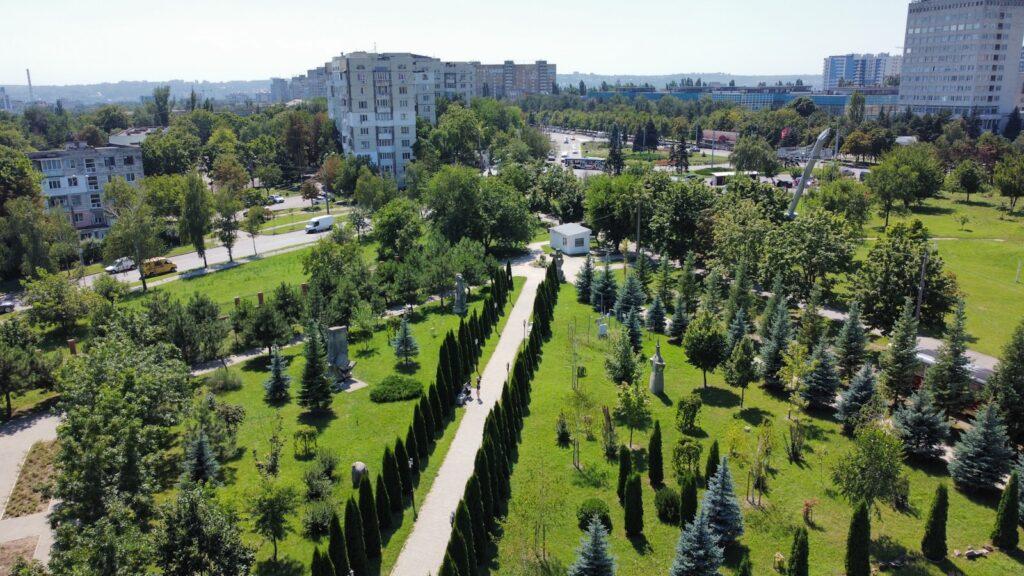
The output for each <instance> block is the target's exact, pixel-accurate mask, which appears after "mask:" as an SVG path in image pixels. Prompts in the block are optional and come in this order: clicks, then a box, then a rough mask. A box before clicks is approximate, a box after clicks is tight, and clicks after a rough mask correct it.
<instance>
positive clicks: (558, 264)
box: [555, 250, 565, 282]
mask: <svg viewBox="0 0 1024 576" xmlns="http://www.w3.org/2000/svg"><path fill="white" fill-rule="evenodd" d="M564 262H565V256H562V251H561V250H555V270H556V271H557V272H558V281H559V282H565V272H564V271H563V270H562V264H563V263H564Z"/></svg>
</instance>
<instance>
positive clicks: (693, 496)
mask: <svg viewBox="0 0 1024 576" xmlns="http://www.w3.org/2000/svg"><path fill="white" fill-rule="evenodd" d="M696 517H697V477H696V476H695V475H693V474H686V475H684V476H682V477H681V478H679V525H680V526H683V527H685V526H686V525H687V524H689V523H690V522H692V521H693V520H694V519H695V518H696Z"/></svg>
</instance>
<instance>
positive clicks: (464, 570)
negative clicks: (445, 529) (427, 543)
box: [448, 527, 475, 576]
mask: <svg viewBox="0 0 1024 576" xmlns="http://www.w3.org/2000/svg"><path fill="white" fill-rule="evenodd" d="M448 553H449V554H451V556H452V560H454V561H455V568H456V569H457V570H458V571H459V574H469V575H470V576H473V574H475V570H473V565H472V564H471V563H470V562H469V553H468V552H467V550H466V536H465V535H464V534H463V533H462V532H460V531H459V529H458V528H456V527H453V528H452V538H451V540H449V541H448Z"/></svg>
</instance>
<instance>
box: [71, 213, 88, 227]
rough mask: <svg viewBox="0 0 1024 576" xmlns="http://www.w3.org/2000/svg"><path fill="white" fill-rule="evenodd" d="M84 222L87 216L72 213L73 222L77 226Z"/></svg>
mask: <svg viewBox="0 0 1024 576" xmlns="http://www.w3.org/2000/svg"><path fill="white" fill-rule="evenodd" d="M83 220H85V214H82V213H81V212H72V213H71V221H72V222H74V223H75V224H78V223H79V222H82V221H83Z"/></svg>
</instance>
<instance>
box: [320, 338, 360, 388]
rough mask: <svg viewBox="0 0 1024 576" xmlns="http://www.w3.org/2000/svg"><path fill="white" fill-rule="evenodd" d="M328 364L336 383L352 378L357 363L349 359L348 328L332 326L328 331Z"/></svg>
mask: <svg viewBox="0 0 1024 576" xmlns="http://www.w3.org/2000/svg"><path fill="white" fill-rule="evenodd" d="M327 364H328V365H329V366H330V369H331V374H332V375H333V376H334V380H335V381H336V382H344V381H346V380H348V379H349V378H351V377H352V369H353V368H355V366H356V363H355V362H352V361H351V360H349V357H348V326H331V327H330V328H328V329H327Z"/></svg>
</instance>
